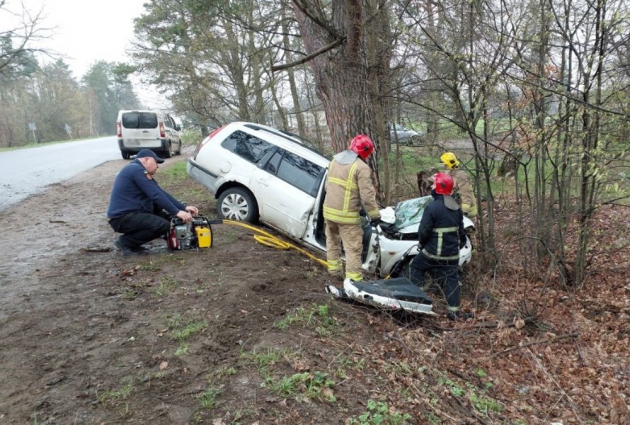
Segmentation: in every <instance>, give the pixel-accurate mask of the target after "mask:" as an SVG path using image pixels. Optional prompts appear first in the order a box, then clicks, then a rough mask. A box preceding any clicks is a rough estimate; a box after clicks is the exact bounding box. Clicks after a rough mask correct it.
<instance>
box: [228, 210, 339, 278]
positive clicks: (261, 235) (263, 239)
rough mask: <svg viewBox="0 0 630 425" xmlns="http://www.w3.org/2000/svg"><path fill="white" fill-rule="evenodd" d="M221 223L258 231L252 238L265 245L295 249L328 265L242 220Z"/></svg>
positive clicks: (319, 261) (317, 259)
mask: <svg viewBox="0 0 630 425" xmlns="http://www.w3.org/2000/svg"><path fill="white" fill-rule="evenodd" d="M222 221H223V224H230V225H233V226H241V227H244V228H246V229H249V230H252V231H254V232H256V233H258V234H257V235H254V240H256V242H258V243H260V244H263V245H266V246H270V247H272V248H276V249H284V250H287V249H291V248H293V249H295V250H296V251H298V252H300V253H301V254H304V255H306V256H307V257H309V258H310V259H311V260H314V261H317V262H318V263H319V264H321V265H322V266H324V267H328V263H327V262H326V261H324V260H322V259H321V258H317V257H316V256H314V255H313V254H311V253H310V252H308V251H306V250H304V249H302V248H300V247H298V246H295V245H293V244H290V243H289V242H287V241H283V240H282V239H279V238H277V237H276V236H274V235H272V234H271V233H268V232H265V231H264V230H262V229H259V228H258V227H255V226H252V225H250V224H247V223H244V222H242V221H236V220H222Z"/></svg>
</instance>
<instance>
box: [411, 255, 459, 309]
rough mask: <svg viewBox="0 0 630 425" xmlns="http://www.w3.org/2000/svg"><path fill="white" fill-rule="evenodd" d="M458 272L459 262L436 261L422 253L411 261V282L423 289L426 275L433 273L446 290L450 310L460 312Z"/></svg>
mask: <svg viewBox="0 0 630 425" xmlns="http://www.w3.org/2000/svg"><path fill="white" fill-rule="evenodd" d="M458 271H459V261H458V260H434V259H433V258H428V257H426V256H425V255H424V254H423V253H422V252H420V253H419V254H418V255H416V256H415V257H413V260H412V261H411V282H412V283H414V284H416V285H418V286H420V287H421V288H422V287H423V286H424V274H425V273H427V272H429V273H431V275H432V276H435V277H436V278H437V279H438V284H439V285H440V288H442V289H443V290H444V294H445V295H446V304H447V305H448V310H449V311H458V310H459V304H460V289H459V277H458Z"/></svg>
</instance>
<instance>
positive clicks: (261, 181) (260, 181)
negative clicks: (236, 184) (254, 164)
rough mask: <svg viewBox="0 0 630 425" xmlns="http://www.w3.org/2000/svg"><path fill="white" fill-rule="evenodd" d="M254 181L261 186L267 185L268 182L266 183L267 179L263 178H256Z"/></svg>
mask: <svg viewBox="0 0 630 425" xmlns="http://www.w3.org/2000/svg"><path fill="white" fill-rule="evenodd" d="M256 181H257V182H258V183H260V184H261V185H263V186H269V183H267V180H265V179H256Z"/></svg>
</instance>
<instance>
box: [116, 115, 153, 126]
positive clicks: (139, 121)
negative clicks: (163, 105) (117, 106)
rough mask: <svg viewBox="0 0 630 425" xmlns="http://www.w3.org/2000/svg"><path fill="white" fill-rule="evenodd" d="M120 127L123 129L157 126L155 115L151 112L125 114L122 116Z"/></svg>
mask: <svg viewBox="0 0 630 425" xmlns="http://www.w3.org/2000/svg"><path fill="white" fill-rule="evenodd" d="M122 125H123V127H125V128H156V127H157V126H158V118H157V114H154V113H152V112H126V113H124V114H123V116H122Z"/></svg>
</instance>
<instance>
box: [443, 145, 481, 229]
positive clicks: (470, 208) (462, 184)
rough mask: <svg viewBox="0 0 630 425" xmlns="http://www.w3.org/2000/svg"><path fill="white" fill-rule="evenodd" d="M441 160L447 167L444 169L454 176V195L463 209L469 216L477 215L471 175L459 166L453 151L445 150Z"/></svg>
mask: <svg viewBox="0 0 630 425" xmlns="http://www.w3.org/2000/svg"><path fill="white" fill-rule="evenodd" d="M440 162H441V163H442V164H443V166H444V167H445V168H446V170H445V171H444V172H445V173H447V174H450V176H451V177H452V178H453V197H455V198H456V199H457V201H458V203H459V204H460V205H461V207H462V211H463V212H464V214H466V215H467V216H468V217H471V218H472V217H475V216H476V215H477V202H476V201H475V196H474V193H473V185H472V182H471V181H470V175H469V174H468V173H467V172H466V171H464V170H462V169H460V168H459V165H460V162H459V160H458V159H457V157H456V156H455V154H454V153H452V152H445V153H443V154H442V156H440Z"/></svg>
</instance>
